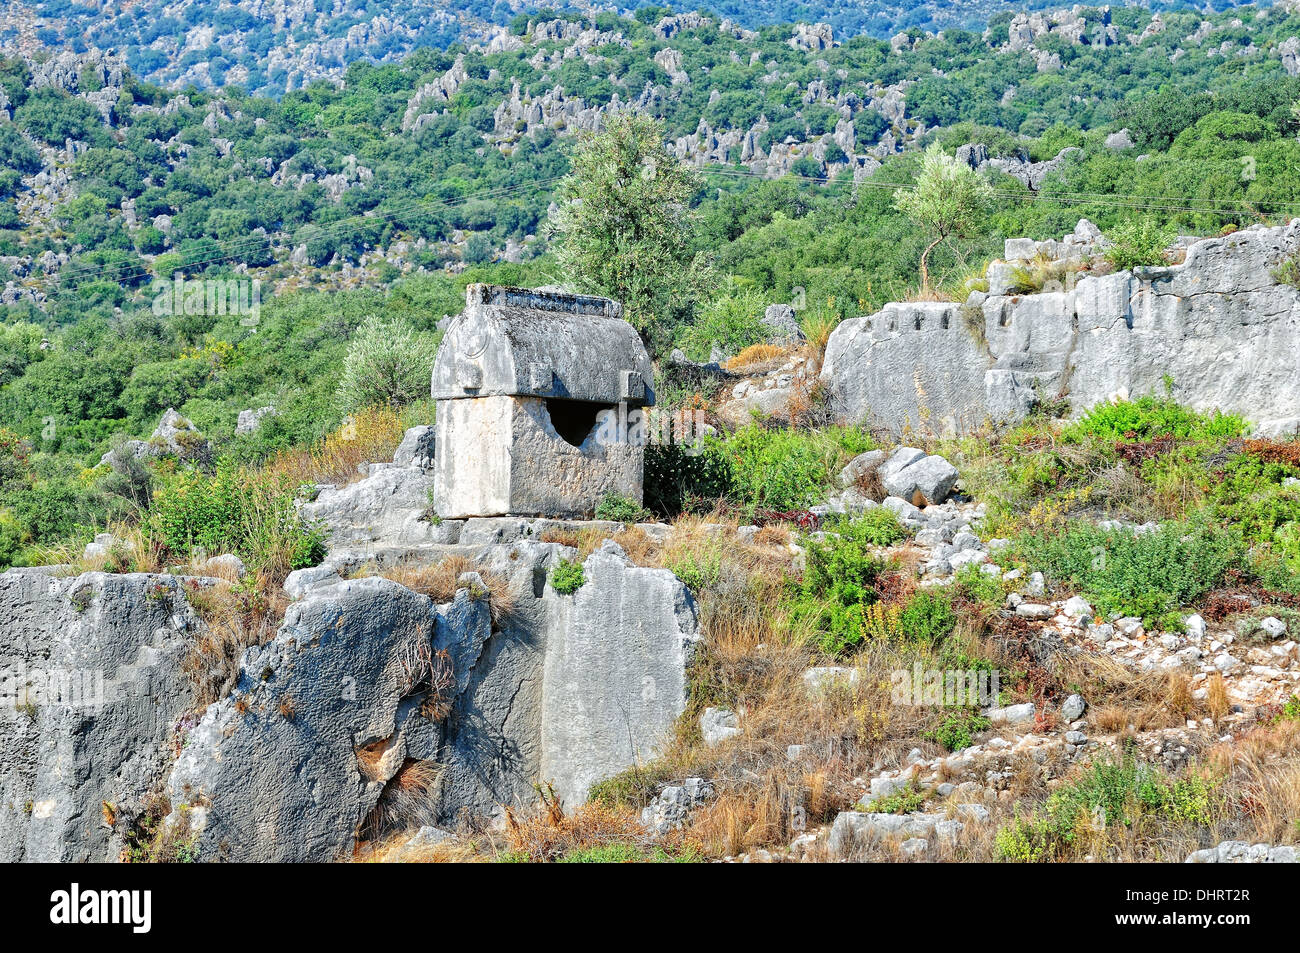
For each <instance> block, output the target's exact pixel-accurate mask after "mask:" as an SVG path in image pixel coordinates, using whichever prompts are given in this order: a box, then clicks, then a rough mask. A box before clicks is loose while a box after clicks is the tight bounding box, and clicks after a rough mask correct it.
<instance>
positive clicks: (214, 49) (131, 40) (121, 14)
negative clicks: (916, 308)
mask: <svg viewBox="0 0 1300 953" xmlns="http://www.w3.org/2000/svg"><path fill="white" fill-rule="evenodd" d="M1238 5H1239V4H1238V3H1237V2H1236V0H1216V2H1213V3H1209V4H1192V3H1188V2H1185V0H1160V2H1156V3H1152V4H1148V6H1149V7H1150V8H1151V9H1160V10H1169V9H1191V8H1193V7H1195V8H1197V9H1202V10H1224V9H1231V8H1232V7H1234V6H1238ZM1069 6H1071V4H1070V3H1067V2H1064V0H1032V2H1027V3H1026V2H1021V0H961V2H960V3H954V2H944V0H835V2H833V3H808V2H803V0H759V2H756V3H752V2H751V3H739V2H736V0H711V2H704V3H696V2H694V0H691V2H689V3H686V2H683V3H669V4H656V3H649V2H646V0H633V2H628V3H627V4H626V5H620V6H619V7H618V9H619V10H621V11H622V12H624V13H630V12H632V11H634V10H639V11H645V10H649V11H650V12H649V13H645V12H642V13H640V15H641V16H642V17H643V18H647V19H648V18H649V17H652V16H653V17H655V18H656V19H657V17H658V14H659V13H671V12H674V11H675V12H690V11H694V10H699V11H701V12H704V13H709V14H713V15H715V16H717V17H722V18H728V19H730V20H732V21H734V22H736V23H738V24H739V25H741V26H743V27H747V28H750V29H758V28H760V27H764V26H770V25H774V24H782V23H796V22H804V23H814V22H817V23H826V24H829V25H830V26H831V27H832V28H833V29H834V30H835V31H836V34H837V35H839V36H840V37H841V38H848V37H851V36H855V35H858V34H865V35H868V36H873V37H876V38H877V39H886V38H888V37H890V36H893V35H895V34H897V33H899V32H900V31H903V30H913V29H915V30H930V31H936V32H937V31H939V30H943V29H951V28H954V27H957V28H962V29H975V30H982V29H984V28H985V27H986V26H987V25H988V24H989V23H990V22H993V23H995V24H996V23H1005V22H1006V21H1008V20H1010V18H1011V15H1012V13H1011V12H1009V11H1019V10H1044V9H1064V8H1067V7H1069ZM546 7H547V8H549V9H552V10H556V11H559V12H562V13H565V14H566V15H573V16H579V17H595V18H597V19H599V20H602V21H603V22H605V23H611V22H613V20H614V13H613V10H614V9H615V8H614V7H613V6H608V5H600V4H596V3H592V2H590V0H574V2H572V3H555V4H547V5H546ZM537 8H538V7H537V5H535V4H529V3H525V2H523V0H493V2H488V0H407V2H404V3H401V4H381V3H378V2H376V0H272V2H265V0H181V2H170V0H143V2H138V3H131V4H113V3H102V4H89V3H87V4H78V3H70V2H68V0H31V2H29V3H27V4H9V5H7V7H6V10H5V11H2V12H0V40H10V41H16V42H20V43H26V44H41V45H44V46H47V47H50V48H60V47H62V48H69V49H72V50H73V51H75V52H78V53H84V52H87V51H90V50H105V51H108V50H113V51H116V52H117V53H119V54H121V55H122V56H124V57H125V59H126V62H127V64H128V65H129V66H130V67H131V69H132V70H133V71H134V72H135V73H136V75H138V76H141V77H143V78H145V79H148V80H151V81H154V82H159V83H167V84H171V85H174V86H178V87H183V86H185V85H188V84H194V85H195V86H198V87H199V88H202V89H207V88H212V87H219V86H223V85H238V86H242V87H243V88H244V89H247V90H249V91H250V92H256V91H261V92H267V93H273V94H277V95H278V94H280V93H283V92H285V91H286V90H292V89H299V88H301V87H303V86H306V85H307V84H309V83H310V82H312V81H313V80H315V79H321V78H330V79H334V78H337V77H339V76H341V75H343V73H344V71H345V70H346V69H347V67H348V66H349V65H350V64H351V63H353V62H354V61H358V60H364V61H370V62H379V63H386V62H394V61H397V60H400V59H402V58H403V57H405V56H406V55H408V54H410V53H411V52H412V51H414V50H416V49H421V48H438V49H447V48H449V47H452V46H456V45H460V44H473V43H484V44H487V45H489V46H492V47H494V48H501V47H505V46H508V45H509V42H510V41H509V35H510V32H512V31H513V29H514V28H515V27H516V26H517V23H518V18H520V17H524V18H527V17H528V15H529V13H531V12H535V11H536V10H537ZM543 18H545V15H544V16H543Z"/></svg>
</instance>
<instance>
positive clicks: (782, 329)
mask: <svg viewBox="0 0 1300 953" xmlns="http://www.w3.org/2000/svg"><path fill="white" fill-rule="evenodd" d="M761 320H762V322H763V326H764V327H765V328H767V329H768V332H769V337H768V339H769V340H770V341H772V342H773V343H775V344H802V343H803V340H804V333H803V328H802V327H800V325H799V318H798V316H797V315H796V314H795V311H794V308H793V307H792V306H791V305H788V304H769V305H768V306H767V310H765V311H764V312H763V317H762V319H761Z"/></svg>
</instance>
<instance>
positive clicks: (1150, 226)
mask: <svg viewBox="0 0 1300 953" xmlns="http://www.w3.org/2000/svg"><path fill="white" fill-rule="evenodd" d="M1106 237H1107V238H1109V239H1110V240H1111V243H1112V244H1111V246H1110V247H1109V248H1107V249H1106V260H1107V261H1109V262H1110V263H1111V264H1112V265H1114V266H1115V268H1116V269H1117V270H1119V271H1124V270H1126V269H1129V268H1141V267H1147V266H1151V265H1165V264H1168V263H1169V257H1168V255H1167V254H1166V252H1165V249H1167V248H1168V247H1169V246H1170V245H1171V244H1173V241H1174V231H1173V229H1171V228H1166V227H1165V226H1163V225H1161V224H1160V223H1159V222H1157V221H1156V219H1154V218H1152V217H1150V216H1143V217H1142V218H1137V219H1129V220H1128V221H1125V222H1121V223H1120V224H1119V225H1117V226H1115V228H1113V229H1111V230H1110V233H1109V234H1108V235H1107V236H1106Z"/></svg>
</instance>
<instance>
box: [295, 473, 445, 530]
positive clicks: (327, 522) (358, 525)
mask: <svg viewBox="0 0 1300 953" xmlns="http://www.w3.org/2000/svg"><path fill="white" fill-rule="evenodd" d="M432 490H433V476H432V474H429V473H426V472H425V471H423V470H421V469H418V468H416V467H384V468H381V469H378V470H375V471H374V472H373V473H371V474H370V476H368V477H366V478H365V479H364V480H359V481H357V482H356V483H349V484H347V485H346V486H326V487H322V488H321V490H320V492H319V493H318V494H317V496H316V499H315V500H313V501H311V502H309V503H303V504H301V505H300V506H299V513H300V514H301V515H302V517H303V518H304V519H307V520H309V521H313V522H319V523H321V524H323V525H324V526H325V528H326V529H327V530H328V532H329V542H330V545H331V546H334V547H341V546H354V547H355V546H364V545H368V544H374V543H378V542H381V541H382V542H384V543H387V544H390V545H391V544H404V545H411V544H417V543H442V542H451V541H452V540H453V538H454V537H453V535H452V534H453V532H454V528H453V527H444V526H441V525H439V523H438V521H436V520H431V519H430V518H429V510H430V494H431V493H432Z"/></svg>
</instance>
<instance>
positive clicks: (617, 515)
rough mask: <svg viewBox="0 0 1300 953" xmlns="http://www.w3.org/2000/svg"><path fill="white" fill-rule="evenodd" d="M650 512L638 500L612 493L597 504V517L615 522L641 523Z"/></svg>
mask: <svg viewBox="0 0 1300 953" xmlns="http://www.w3.org/2000/svg"><path fill="white" fill-rule="evenodd" d="M648 515H649V513H648V512H647V511H646V509H645V507H643V506H642V505H641V504H640V503H638V502H637V501H636V500H634V499H632V498H631V497H627V496H620V495H619V494H617V493H612V494H610V495H609V496H607V497H605V498H604V499H603V500H601V501H600V502H599V503H597V504H596V519H598V520H612V521H613V522H615V523H639V522H641V521H642V520H644V519H645V518H646V517H647V516H648Z"/></svg>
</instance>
